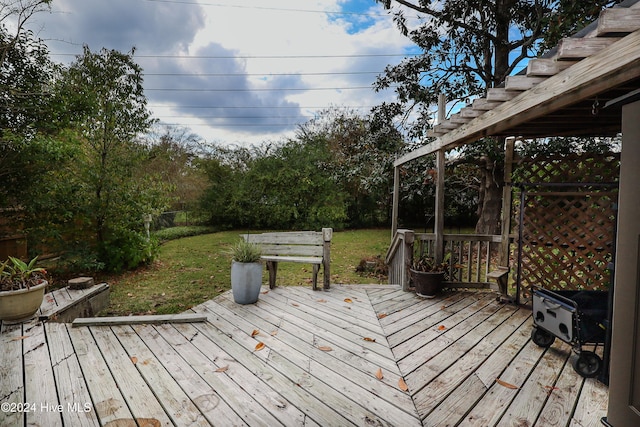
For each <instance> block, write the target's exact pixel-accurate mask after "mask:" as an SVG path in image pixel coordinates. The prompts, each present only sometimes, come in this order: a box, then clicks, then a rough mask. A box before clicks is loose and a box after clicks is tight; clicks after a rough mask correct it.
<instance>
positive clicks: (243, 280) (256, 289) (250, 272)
mask: <svg viewBox="0 0 640 427" xmlns="http://www.w3.org/2000/svg"><path fill="white" fill-rule="evenodd" d="M261 287H262V263H259V262H250V263H245V262H235V261H232V262H231V291H232V292H233V300H234V301H235V302H236V303H238V304H253V303H255V302H257V301H258V297H259V296H260V288H261Z"/></svg>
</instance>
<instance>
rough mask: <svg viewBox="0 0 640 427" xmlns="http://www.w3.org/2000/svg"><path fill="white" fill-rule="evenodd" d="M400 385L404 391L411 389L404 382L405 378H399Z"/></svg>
mask: <svg viewBox="0 0 640 427" xmlns="http://www.w3.org/2000/svg"><path fill="white" fill-rule="evenodd" d="M398 387H400V390H402V391H409V387H407V383H405V382H404V378H400V379H399V380H398Z"/></svg>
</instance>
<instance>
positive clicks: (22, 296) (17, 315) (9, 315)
mask: <svg viewBox="0 0 640 427" xmlns="http://www.w3.org/2000/svg"><path fill="white" fill-rule="evenodd" d="M47 284H48V282H46V281H44V282H42V283H40V284H39V285H36V286H31V287H30V288H29V289H19V290H17V291H3V292H0V320H3V321H9V322H17V321H21V320H27V319H29V318H31V316H33V315H34V314H35V312H36V311H38V309H39V308H40V306H41V305H42V300H43V299H44V288H45V287H46V286H47Z"/></svg>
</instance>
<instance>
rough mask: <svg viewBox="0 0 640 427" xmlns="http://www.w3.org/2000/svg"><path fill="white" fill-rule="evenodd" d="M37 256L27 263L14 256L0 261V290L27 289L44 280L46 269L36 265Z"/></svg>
mask: <svg viewBox="0 0 640 427" xmlns="http://www.w3.org/2000/svg"><path fill="white" fill-rule="evenodd" d="M37 260H38V257H35V258H33V259H32V260H31V261H29V262H28V263H26V262H24V261H22V260H20V259H18V258H14V257H9V259H8V260H6V261H5V262H3V263H0V292H1V291H17V290H20V289H29V288H30V287H31V286H36V285H38V284H40V283H42V282H43V281H45V280H46V277H45V275H46V274H47V271H46V270H45V269H44V268H41V267H36V262H37Z"/></svg>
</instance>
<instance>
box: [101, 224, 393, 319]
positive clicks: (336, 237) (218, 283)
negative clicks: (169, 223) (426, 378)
mask: <svg viewBox="0 0 640 427" xmlns="http://www.w3.org/2000/svg"><path fill="white" fill-rule="evenodd" d="M240 234H241V232H240V231H227V232H220V233H213V234H204V235H199V236H194V237H186V238H181V239H177V240H171V241H169V242H166V243H164V244H163V245H162V246H161V248H160V253H159V256H158V258H157V260H156V262H155V263H154V264H153V265H151V266H149V267H146V268H142V269H138V270H136V271H134V272H129V273H125V274H123V275H119V276H113V277H108V278H104V279H103V280H104V281H106V282H107V283H109V284H110V285H111V304H110V306H109V307H108V308H107V309H105V310H104V311H103V312H101V313H100V314H101V315H108V316H123V315H130V314H168V313H179V312H182V311H184V310H187V309H188V308H190V307H191V306H194V305H197V304H200V303H202V302H204V301H206V300H208V299H211V298H214V297H215V296H217V295H219V294H220V293H222V292H224V291H226V290H228V289H229V288H230V283H229V280H230V279H229V276H230V265H231V257H230V256H229V255H228V254H227V251H228V249H229V247H230V245H231V244H232V243H234V242H236V241H237V240H238V239H239V235H240ZM390 240H391V231H390V230H389V229H367V230H353V231H341V232H334V234H333V240H332V243H331V283H343V284H352V283H360V284H361V283H364V284H368V283H386V277H377V276H375V275H373V274H369V275H366V274H362V273H358V272H356V267H357V266H358V264H359V263H360V261H361V260H362V259H364V258H372V257H376V256H380V257H382V258H384V255H385V253H386V251H387V248H388V245H389V243H390ZM311 271H312V266H311V265H306V264H297V263H281V264H280V265H279V266H278V278H277V283H278V286H290V285H302V286H309V287H310V286H311ZM320 274H321V275H322V272H321V273H320ZM318 281H319V282H320V283H321V278H319V279H318ZM266 282H267V272H266V269H265V271H264V275H263V283H266Z"/></svg>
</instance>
